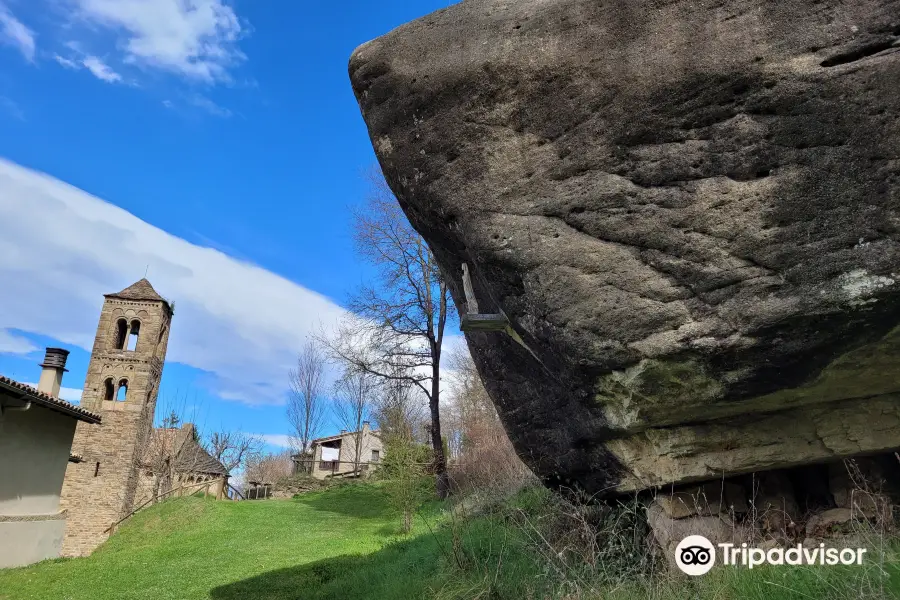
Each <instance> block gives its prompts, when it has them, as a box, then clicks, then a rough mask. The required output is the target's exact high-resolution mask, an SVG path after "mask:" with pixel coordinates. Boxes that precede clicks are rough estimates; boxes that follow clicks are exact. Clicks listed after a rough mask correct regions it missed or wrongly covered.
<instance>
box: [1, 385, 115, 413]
mask: <svg viewBox="0 0 900 600" xmlns="http://www.w3.org/2000/svg"><path fill="white" fill-rule="evenodd" d="M22 385H24V384H22ZM0 388H2V389H4V390H6V391H7V392H11V393H13V394H15V395H17V396H18V397H19V398H21V399H24V400H26V401H27V402H32V403H34V404H37V405H38V406H42V407H44V408H46V409H49V410H52V411H54V412H58V413H61V414H64V415H67V416H70V417H74V418H75V419H78V420H79V421H84V422H85V423H91V424H98V423H100V422H101V421H102V418H101V417H100V415H98V414H94V413H92V412H89V411H87V410H85V409H83V408H80V407H77V406H74V405H71V404H69V403H67V402H66V403H65V404H63V402H65V401H64V400H62V401H60V402H59V403H57V402H54V401H52V400H49V399H47V398H43V397H41V396H39V395H37V394H35V393H33V392H30V391H28V390H23V389H21V388H20V387H18V386H15V385H10V384H8V383H6V382H5V381H3V380H2V379H0Z"/></svg>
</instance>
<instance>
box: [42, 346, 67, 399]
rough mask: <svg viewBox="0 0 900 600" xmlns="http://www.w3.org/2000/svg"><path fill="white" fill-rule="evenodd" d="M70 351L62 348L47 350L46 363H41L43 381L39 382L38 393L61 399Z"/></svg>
mask: <svg viewBox="0 0 900 600" xmlns="http://www.w3.org/2000/svg"><path fill="white" fill-rule="evenodd" d="M68 358H69V351H68V350H63V349H62V348H47V352H46V353H45V354H44V362H42V363H41V365H40V366H41V379H40V381H39V382H38V387H37V389H38V391H39V392H43V393H45V394H47V395H49V396H53V397H54V398H59V388H60V386H62V378H63V373H67V372H68V369H66V360H67V359H68Z"/></svg>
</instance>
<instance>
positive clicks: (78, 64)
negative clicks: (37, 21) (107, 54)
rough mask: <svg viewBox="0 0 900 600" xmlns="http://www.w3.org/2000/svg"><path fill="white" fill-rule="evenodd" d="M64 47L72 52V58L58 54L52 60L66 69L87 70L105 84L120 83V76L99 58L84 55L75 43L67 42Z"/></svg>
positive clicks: (79, 46)
mask: <svg viewBox="0 0 900 600" xmlns="http://www.w3.org/2000/svg"><path fill="white" fill-rule="evenodd" d="M66 46H67V47H68V48H69V49H70V50H72V53H73V54H74V55H75V57H74V58H66V57H64V56H60V55H59V54H54V55H53V60H55V61H56V62H58V63H59V64H60V65H62V66H63V67H65V68H67V69H74V70H78V69H82V68H84V69H87V70H88V71H90V72H91V74H92V75H93V76H94V77H96V78H97V79H100V80H101V81H105V82H107V83H118V82H121V81H122V76H121V75H119V74H118V73H116V72H115V71H114V70H113V69H112V67H110V66H109V65H108V64H106V63H105V62H103V60H102V59H101V58H100V57H97V56H93V55H91V54H85V53H84V51H82V49H81V45H80V44H78V43H77V42H69V43H68V44H66Z"/></svg>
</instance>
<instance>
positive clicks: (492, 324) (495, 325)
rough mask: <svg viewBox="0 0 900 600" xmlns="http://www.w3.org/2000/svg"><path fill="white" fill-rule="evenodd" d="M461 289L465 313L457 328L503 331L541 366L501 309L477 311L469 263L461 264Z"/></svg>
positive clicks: (541, 362)
mask: <svg viewBox="0 0 900 600" xmlns="http://www.w3.org/2000/svg"><path fill="white" fill-rule="evenodd" d="M462 280H463V291H464V292H465V294H466V314H464V315H463V317H462V319H461V320H460V323H459V328H460V329H461V330H463V331H484V332H491V331H497V332H501V331H502V332H504V333H506V334H507V335H508V336H509V337H511V338H512V339H513V341H514V342H516V343H517V344H519V345H520V346H522V347H523V348H525V350H527V351H528V353H529V354H530V355H531V356H533V357H534V360H536V361H538V363H540V365H541V366H542V367H544V368H545V369H546V368H547V367H546V366H544V363H543V361H541V359H540V358H538V357H537V354H535V353H534V351H532V349H531V348H529V347H528V345H527V344H526V343H525V340H523V339H522V337H521V336H520V335H519V334H518V333H516V330H515V329H513V328H512V325H510V323H509V318H508V317H507V316H506V314H505V313H504V312H503V310H502V309H498V310H499V311H500V312H498V313H480V312H478V300H477V299H476V298H475V290H474V288H473V287H472V278H471V276H470V275H469V265H467V264H466V263H463V265H462Z"/></svg>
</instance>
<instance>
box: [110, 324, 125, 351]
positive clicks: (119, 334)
mask: <svg viewBox="0 0 900 600" xmlns="http://www.w3.org/2000/svg"><path fill="white" fill-rule="evenodd" d="M127 335H128V321H126V320H125V319H119V320H118V321H116V337H115V339H114V340H113V347H114V348H115V349H116V350H122V349H123V348H125V338H126V336H127Z"/></svg>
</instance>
